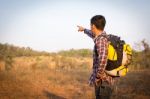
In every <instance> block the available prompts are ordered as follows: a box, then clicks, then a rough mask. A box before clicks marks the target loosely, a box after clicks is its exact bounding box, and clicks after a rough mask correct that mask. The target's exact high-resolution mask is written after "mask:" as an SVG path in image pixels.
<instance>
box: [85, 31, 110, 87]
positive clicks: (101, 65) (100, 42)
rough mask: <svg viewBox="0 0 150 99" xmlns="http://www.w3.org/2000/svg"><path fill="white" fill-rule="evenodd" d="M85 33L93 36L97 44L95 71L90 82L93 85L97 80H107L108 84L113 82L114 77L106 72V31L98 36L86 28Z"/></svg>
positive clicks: (94, 58)
mask: <svg viewBox="0 0 150 99" xmlns="http://www.w3.org/2000/svg"><path fill="white" fill-rule="evenodd" d="M84 33H85V34H87V35H88V36H89V37H91V38H92V39H93V40H94V44H95V46H94V50H93V72H92V74H91V76H90V79H89V84H90V85H93V84H95V83H96V82H102V81H106V82H108V84H112V83H113V79H112V77H111V76H109V75H107V74H106V73H105V68H106V65H107V56H108V40H107V38H106V36H107V35H106V33H105V32H102V33H101V36H100V37H96V38H95V36H94V34H93V33H92V32H91V31H90V30H88V29H85V30H84ZM104 36H105V37H104ZM96 52H97V53H96Z"/></svg>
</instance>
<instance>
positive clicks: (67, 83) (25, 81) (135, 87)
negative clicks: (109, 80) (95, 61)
mask: <svg viewBox="0 0 150 99" xmlns="http://www.w3.org/2000/svg"><path fill="white" fill-rule="evenodd" d="M23 60H24V61H23ZM35 60H36V61H41V60H42V59H37V58H36V59H34V58H32V59H31V58H23V59H20V58H18V59H16V60H15V61H16V62H14V64H13V69H11V70H10V71H0V99H94V88H93V87H89V86H88V78H89V76H90V73H91V70H90V69H85V70H84V69H83V68H82V69H81V68H80V69H77V68H76V69H70V70H66V69H62V68H61V69H59V68H57V69H54V68H49V66H46V65H47V64H49V63H45V62H43V63H44V64H43V63H42V62H41V63H39V64H40V65H39V64H32V62H33V61H35ZM82 60H84V59H82ZM149 78H150V70H140V71H130V72H129V73H128V75H127V76H126V77H123V78H120V79H118V80H117V81H118V83H117V90H116V92H115V93H114V94H113V96H112V99H150V80H149Z"/></svg>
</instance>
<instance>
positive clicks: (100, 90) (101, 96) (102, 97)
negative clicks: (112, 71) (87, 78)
mask: <svg viewBox="0 0 150 99" xmlns="http://www.w3.org/2000/svg"><path fill="white" fill-rule="evenodd" d="M112 91H113V87H112V85H109V84H107V83H106V82H102V84H101V85H99V86H96V85H95V96H96V99H110V97H111V95H112Z"/></svg>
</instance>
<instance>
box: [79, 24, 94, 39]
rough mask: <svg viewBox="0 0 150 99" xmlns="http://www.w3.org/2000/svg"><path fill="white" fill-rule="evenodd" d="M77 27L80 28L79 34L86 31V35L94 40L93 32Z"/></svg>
mask: <svg viewBox="0 0 150 99" xmlns="http://www.w3.org/2000/svg"><path fill="white" fill-rule="evenodd" d="M77 27H78V32H83V31H84V33H85V34H87V35H88V36H89V37H91V38H92V39H94V34H93V33H92V31H91V30H89V29H86V28H84V27H82V26H77Z"/></svg>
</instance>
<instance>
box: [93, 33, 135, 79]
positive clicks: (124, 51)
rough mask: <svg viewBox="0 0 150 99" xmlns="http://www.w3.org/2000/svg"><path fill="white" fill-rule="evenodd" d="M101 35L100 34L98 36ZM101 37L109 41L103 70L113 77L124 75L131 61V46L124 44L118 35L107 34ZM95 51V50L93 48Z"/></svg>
mask: <svg viewBox="0 0 150 99" xmlns="http://www.w3.org/2000/svg"><path fill="white" fill-rule="evenodd" d="M99 37H101V35H100V36H99ZM103 37H105V38H107V39H108V41H109V45H108V58H107V66H106V68H105V72H106V73H107V74H108V75H110V76H114V77H121V76H125V75H126V74H127V72H128V65H130V63H131V61H132V48H131V46H130V45H129V44H126V43H125V41H124V40H121V39H120V37H118V36H115V35H112V34H109V35H107V36H104V35H103ZM95 53H96V54H98V53H97V51H96V50H95Z"/></svg>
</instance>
